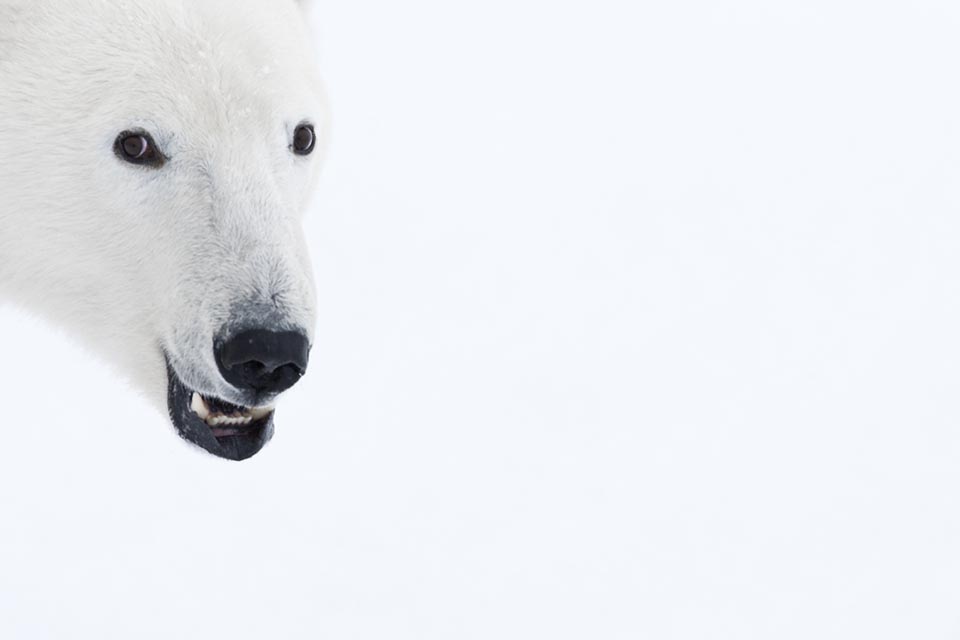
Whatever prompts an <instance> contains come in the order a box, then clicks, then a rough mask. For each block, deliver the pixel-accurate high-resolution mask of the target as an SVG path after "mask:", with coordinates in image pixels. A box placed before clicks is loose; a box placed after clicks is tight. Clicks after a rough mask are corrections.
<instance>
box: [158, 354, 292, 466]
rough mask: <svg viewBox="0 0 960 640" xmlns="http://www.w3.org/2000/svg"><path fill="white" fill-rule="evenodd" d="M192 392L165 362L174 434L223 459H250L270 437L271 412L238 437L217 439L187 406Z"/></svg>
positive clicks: (271, 427) (168, 402)
mask: <svg viewBox="0 0 960 640" xmlns="http://www.w3.org/2000/svg"><path fill="white" fill-rule="evenodd" d="M192 400H193V391H192V390H190V389H188V388H187V387H186V386H185V385H184V384H183V382H181V381H180V378H179V377H178V376H177V373H176V371H174V370H173V367H172V366H170V363H169V361H168V362H167V410H168V411H169V412H170V420H171V421H172V422H173V426H174V427H176V428H177V433H179V434H180V437H181V438H183V439H184V440H186V441H188V442H191V443H193V444H195V445H197V446H198V447H200V448H201V449H204V450H206V451H208V452H210V453H212V454H213V455H215V456H217V457H219V458H224V459H226V460H237V461H239V460H246V459H247V458H250V457H253V456H254V455H256V454H257V453H258V452H259V451H260V450H261V449H263V447H264V445H266V444H267V443H268V442H270V439H271V438H272V437H273V413H272V412H271V413H270V415H268V416H267V417H265V418H263V419H262V420H259V421H257V422H255V423H253V425H251V426H250V427H248V428H245V429H244V433H243V434H241V435H234V436H225V437H220V438H217V437H216V436H214V435H213V431H211V430H210V427H209V426H208V425H207V423H206V422H204V421H203V420H201V419H200V416H198V415H197V414H196V413H194V412H193V409H191V408H190V403H191V402H192Z"/></svg>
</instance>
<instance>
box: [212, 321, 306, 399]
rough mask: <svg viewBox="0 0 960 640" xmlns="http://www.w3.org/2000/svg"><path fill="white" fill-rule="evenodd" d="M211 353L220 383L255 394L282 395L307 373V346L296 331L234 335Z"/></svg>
mask: <svg viewBox="0 0 960 640" xmlns="http://www.w3.org/2000/svg"><path fill="white" fill-rule="evenodd" d="M214 353H215V355H216V358H217V366H219V367H220V373H221V374H222V375H223V377H224V379H225V380H226V381H227V382H229V383H230V384H232V385H233V386H235V387H236V388H238V389H242V390H244V391H253V392H254V393H256V394H265V393H280V392H281V391H286V390H287V389H289V388H290V387H292V386H293V385H294V384H296V383H297V381H298V380H299V379H300V378H301V377H302V376H303V374H304V373H306V371H307V360H308V359H309V356H310V344H309V343H308V342H307V337H306V336H305V335H303V334H302V333H298V332H296V331H280V332H277V331H265V330H263V329H254V330H252V331H244V332H243V333H238V334H237V335H235V336H233V337H232V338H230V339H229V340H227V341H226V342H224V343H222V344H220V345H219V346H218V347H217V348H216V349H215V350H214Z"/></svg>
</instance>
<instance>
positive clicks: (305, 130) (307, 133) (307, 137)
mask: <svg viewBox="0 0 960 640" xmlns="http://www.w3.org/2000/svg"><path fill="white" fill-rule="evenodd" d="M316 146H317V134H316V132H315V131H314V130H313V125H312V124H301V125H299V126H298V127H297V128H296V129H295V130H294V132H293V152H294V153H295V154H297V155H298V156H308V155H310V154H311V153H313V150H314V148H315V147H316Z"/></svg>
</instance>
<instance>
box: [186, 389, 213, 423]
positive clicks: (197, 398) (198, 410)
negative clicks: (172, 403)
mask: <svg viewBox="0 0 960 640" xmlns="http://www.w3.org/2000/svg"><path fill="white" fill-rule="evenodd" d="M190 408H191V409H193V412H194V413H195V414H197V415H198V416H200V419H201V420H206V419H207V418H209V417H210V409H209V407H207V402H206V401H205V400H204V399H203V396H201V395H200V394H199V393H197V392H196V391H194V392H193V401H192V402H191V403H190Z"/></svg>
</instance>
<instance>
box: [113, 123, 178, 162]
mask: <svg viewBox="0 0 960 640" xmlns="http://www.w3.org/2000/svg"><path fill="white" fill-rule="evenodd" d="M113 151H114V153H116V154H117V157H118V158H120V159H121V160H125V161H127V162H129V163H131V164H144V165H149V166H152V167H160V166H162V165H163V163H164V162H165V161H166V158H164V156H163V154H162V153H160V150H159V149H157V144H156V143H155V142H154V141H153V138H152V137H151V136H150V134H149V133H147V132H146V131H124V132H123V133H121V134H120V135H119V136H117V141H116V142H115V143H114V145H113Z"/></svg>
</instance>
